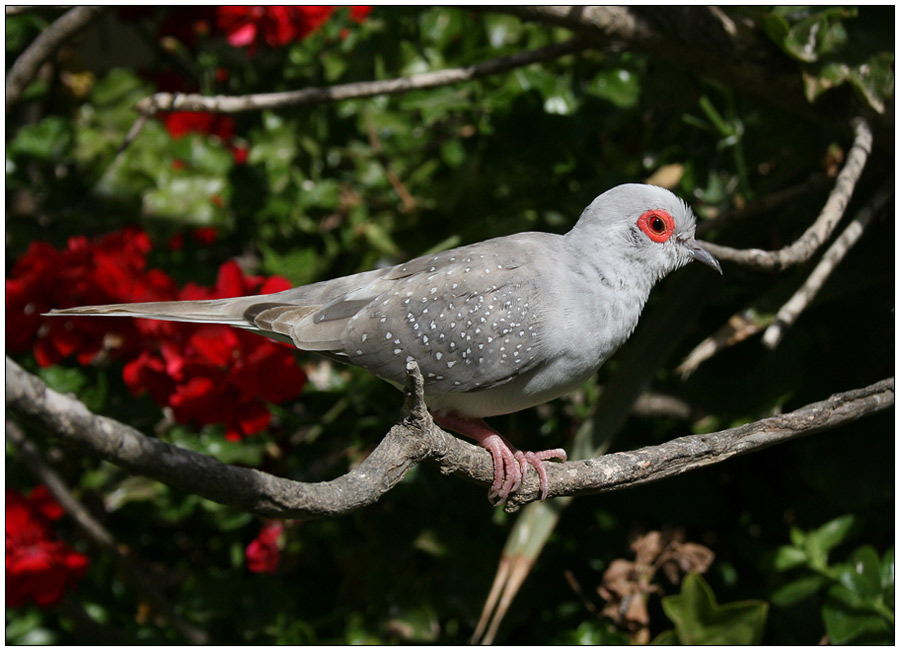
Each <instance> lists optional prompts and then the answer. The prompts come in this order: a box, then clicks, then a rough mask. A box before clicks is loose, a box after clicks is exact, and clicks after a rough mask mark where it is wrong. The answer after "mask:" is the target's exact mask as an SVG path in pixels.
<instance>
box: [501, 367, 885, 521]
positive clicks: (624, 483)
mask: <svg viewBox="0 0 900 651" xmlns="http://www.w3.org/2000/svg"><path fill="white" fill-rule="evenodd" d="M893 404H894V378H892V377H891V378H888V379H885V380H882V381H880V382H876V383H875V384H872V385H869V386H867V387H864V388H861V389H855V390H852V391H845V392H844V393H836V394H834V395H833V396H831V397H830V398H828V399H826V400H822V401H821V402H814V403H812V404H809V405H806V406H805V407H801V408H800V409H797V410H795V411H792V412H790V413H787V414H782V415H779V416H772V417H771V418H764V419H762V420H758V421H756V422H753V423H748V424H746V425H741V426H740V427H732V428H730V429H725V430H722V431H719V432H715V433H712V434H697V435H692V436H684V437H681V438H678V439H674V440H672V441H669V442H667V443H663V444H662V445H656V446H652V447H646V448H641V449H639V450H633V451H630V452H616V453H613V454H607V455H604V456H602V457H597V458H595V459H587V460H584V461H570V462H567V463H564V464H551V465H550V472H549V473H548V474H549V476H550V495H551V496H556V495H582V494H588V493H600V492H608V491H613V490H620V489H622V488H628V487H630V486H638V485H640V484H646V483H649V482H653V481H658V480H660V479H664V478H666V477H672V476H674V475H680V474H682V473H685V472H688V471H690V470H696V469H697V468H703V467H705V466H709V465H712V464H714V463H719V462H721V461H725V460H726V459H730V458H731V457H734V456H738V455H741V454H746V453H748V452H756V451H758V450H761V449H763V448H766V447H769V446H770V445H775V444H777V443H783V442H785V441H788V440H791V439H795V438H798V437H800V436H806V435H809V434H814V433H816V432H821V431H824V430H828V429H833V428H835V427H838V426H840V425H844V424H846V423H849V422H852V421H854V420H856V419H858V418H861V417H862V416H866V415H869V414H873V413H875V412H878V411H881V410H883V409H887V408H888V407H891V406H893ZM538 492H539V491H538V490H537V487H536V486H533V485H532V484H528V485H527V486H526V487H525V488H524V489H520V492H519V493H516V494H513V495H512V496H510V502H513V503H514V505H515V504H519V505H522V504H524V503H527V502H529V501H531V500H533V499H535V498H536V497H537V495H538ZM507 510H509V507H508V508H507Z"/></svg>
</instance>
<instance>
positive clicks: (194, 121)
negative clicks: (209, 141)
mask: <svg viewBox="0 0 900 651" xmlns="http://www.w3.org/2000/svg"><path fill="white" fill-rule="evenodd" d="M158 115H159V116H160V119H161V120H162V121H163V124H164V125H165V126H166V131H168V132H169V135H170V136H172V137H173V138H175V139H176V140H177V139H178V138H183V137H184V136H186V135H187V134H189V133H191V132H199V133H207V134H209V135H211V136H216V137H217V138H219V139H220V140H223V141H225V142H227V141H229V140H231V139H232V138H233V137H234V118H232V117H230V116H228V115H221V114H219V113H205V112H202V111H160V112H159V114H158Z"/></svg>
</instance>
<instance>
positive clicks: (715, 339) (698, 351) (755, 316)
mask: <svg viewBox="0 0 900 651" xmlns="http://www.w3.org/2000/svg"><path fill="white" fill-rule="evenodd" d="M773 320H774V317H773V316H772V315H771V314H767V313H765V312H763V311H761V310H760V309H759V304H758V303H756V304H754V305H751V306H750V307H748V308H745V309H743V310H741V311H740V312H738V313H736V314H732V315H731V317H730V318H729V319H728V321H726V322H725V325H723V326H721V327H720V328H719V329H718V330H716V331H715V332H714V333H712V334H711V335H710V336H709V337H707V338H706V339H704V340H703V341H701V342H700V343H699V344H697V345H696V346H695V347H694V349H693V350H692V351H691V352H690V353H688V355H687V357H685V358H684V360H683V361H682V362H681V364H679V365H678V366H677V367H676V368H675V372H676V373H678V374H679V375H681V378H682V379H685V378H687V377H688V376H689V375H691V374H692V373H693V372H694V371H696V370H697V368H698V367H699V366H700V364H702V363H703V362H705V361H706V360H708V359H709V358H710V357H712V356H713V355H715V354H716V353H718V352H720V351H722V350H725V349H726V348H730V347H731V346H734V345H735V344H739V343H740V342H742V341H744V340H745V339H749V338H750V337H752V336H753V335H755V334H756V333H757V332H760V331H761V330H762V329H763V328H765V327H766V326H767V325H769V324H770V323H772V321H773Z"/></svg>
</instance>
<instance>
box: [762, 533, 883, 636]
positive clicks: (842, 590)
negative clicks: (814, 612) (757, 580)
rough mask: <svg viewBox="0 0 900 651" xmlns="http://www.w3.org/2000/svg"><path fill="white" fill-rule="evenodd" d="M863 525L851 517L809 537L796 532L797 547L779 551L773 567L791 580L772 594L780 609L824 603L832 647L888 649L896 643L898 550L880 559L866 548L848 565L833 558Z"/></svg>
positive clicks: (793, 543) (823, 614) (854, 554)
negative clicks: (847, 646)
mask: <svg viewBox="0 0 900 651" xmlns="http://www.w3.org/2000/svg"><path fill="white" fill-rule="evenodd" d="M856 529H858V522H857V519H856V518H855V517H854V516H852V515H845V516H842V517H840V518H836V519H834V520H831V521H830V522H827V523H825V524H824V525H822V526H821V527H819V528H818V529H814V530H812V531H809V532H804V531H801V530H799V529H797V528H792V529H791V545H784V546H781V547H779V548H778V549H776V550H775V552H774V554H773V555H772V556H771V558H770V560H769V562H770V564H771V567H772V569H774V570H775V571H777V572H779V573H783V574H785V579H784V580H782V583H781V585H780V586H779V587H778V588H777V589H775V590H774V591H773V592H772V595H771V598H772V603H773V604H774V605H775V606H776V607H781V608H789V607H796V606H797V604H799V603H800V602H802V601H815V602H820V603H821V617H822V621H823V623H824V626H825V632H826V633H827V635H828V638H829V640H830V641H831V643H832V644H888V643H890V642H891V641H892V640H893V639H894V549H893V547H891V548H890V549H888V550H887V551H886V552H885V553H884V555H883V556H882V557H881V558H879V557H878V553H877V552H876V551H875V549H874V548H873V547H872V546H871V545H863V546H861V547H859V548H857V549H856V550H854V551H853V552H851V553H850V555H849V556H847V558H846V560H844V561H842V562H837V563H833V562H829V555H830V554H831V552H833V551H834V550H835V549H837V548H839V547H840V546H841V545H842V544H844V543H845V542H846V541H848V540H849V539H851V538H852V536H853V533H854V531H855V530H856Z"/></svg>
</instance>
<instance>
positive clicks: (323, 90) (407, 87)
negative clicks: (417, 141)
mask: <svg viewBox="0 0 900 651" xmlns="http://www.w3.org/2000/svg"><path fill="white" fill-rule="evenodd" d="M586 47H587V44H586V43H585V42H584V40H582V39H579V38H573V39H571V40H568V41H565V42H564V43H556V44H554V45H547V46H545V47H542V48H538V49H537V50H529V51H527V52H517V53H516V54H512V55H510V56H506V57H500V58H497V59H491V60H490V61H484V62H482V63H476V64H474V65H471V66H465V67H462V68H448V69H446V70H435V71H434V72H423V73H420V74H417V75H412V76H410V77H400V78H396V79H383V80H379V81H360V82H354V83H349V84H337V85H334V86H324V87H310V88H301V89H300V90H292V91H285V92H280V93H259V94H256V95H239V96H229V95H215V96H212V97H209V96H205V95H197V94H189V95H182V94H172V93H156V94H155V95H151V96H150V97H145V98H144V99H142V100H141V101H140V102H138V103H137V105H136V107H135V108H136V109H137V110H138V111H139V112H140V113H141V114H144V115H153V114H155V113H157V112H158V111H212V112H215V113H240V112H243V111H261V110H265V109H279V108H284V107H289V106H290V107H293V106H299V105H301V104H320V103H322V102H339V101H343V100H348V99H360V98H363V97H374V96H375V95H396V94H399V93H406V92H409V91H411V90H421V89H424V88H435V87H438V86H448V85H450V84H456V83H459V82H461V81H470V80H472V79H478V78H480V77H486V76H488V75H494V74H497V73H500V72H505V71H507V70H512V69H513V68H521V67H522V66H527V65H530V64H532V63H537V62H539V61H546V60H547V59H555V58H557V57H561V56H563V55H565V54H571V53H573V52H578V51H579V50H583V49H585V48H586Z"/></svg>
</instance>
